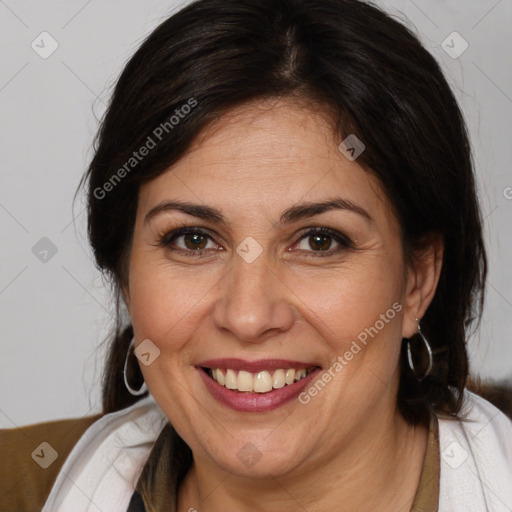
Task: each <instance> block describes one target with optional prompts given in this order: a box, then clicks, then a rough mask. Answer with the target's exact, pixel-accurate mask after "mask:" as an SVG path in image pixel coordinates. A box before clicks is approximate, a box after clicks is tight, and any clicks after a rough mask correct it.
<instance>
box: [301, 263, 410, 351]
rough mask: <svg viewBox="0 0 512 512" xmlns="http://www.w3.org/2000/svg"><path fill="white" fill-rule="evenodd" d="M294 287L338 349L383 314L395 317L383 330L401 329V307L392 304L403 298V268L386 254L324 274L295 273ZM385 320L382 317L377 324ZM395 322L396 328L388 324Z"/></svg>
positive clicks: (313, 319) (308, 312)
mask: <svg viewBox="0 0 512 512" xmlns="http://www.w3.org/2000/svg"><path fill="white" fill-rule="evenodd" d="M293 289H294V291H295V292H296V294H297V296H298V297H300V298H302V299H303V302H304V304H305V305H306V306H307V307H303V308H302V310H303V315H304V316H306V317H307V318H308V321H309V322H310V323H312V324H313V325H315V326H316V328H317V329H318V330H319V331H320V332H322V334H323V335H324V338H325V339H326V340H329V344H330V345H331V346H332V348H335V349H336V350H337V351H339V350H343V349H344V348H345V347H346V346H347V344H348V345H350V343H351V342H352V340H355V339H357V337H358V336H359V334H360V333H364V332H366V331H365V330H366V329H368V328H370V327H372V326H374V325H375V323H376V322H377V321H379V320H380V319H381V315H385V316H386V320H389V319H390V320H392V321H389V322H386V329H382V330H383V331H384V330H386V331H387V333H389V335H392V336H394V337H396V333H398V332H399V324H400V322H399V321H397V320H399V318H398V317H399V315H398V313H399V311H397V309H401V307H398V306H395V308H394V309H393V307H392V306H393V304H395V303H398V304H401V301H402V293H401V290H402V269H401V267H400V266H399V265H397V264H396V260H395V261H394V263H393V264H391V262H390V261H386V260H385V259H382V258H370V259H367V260H365V261H362V260H361V261H360V262H358V263H357V264H354V265H351V266H347V267H346V268H343V267H340V268H337V269H335V270H333V271H329V272H324V273H323V275H322V273H319V272H317V273H316V275H315V277H314V278H313V276H312V275H310V276H303V277H299V276H295V278H294V280H293ZM390 309H391V311H390V312H389V313H388V314H387V315H386V313H387V312H388V310H390ZM390 317H391V318H390ZM381 324H382V320H380V321H379V322H378V326H377V327H382V325H381ZM391 324H394V325H393V327H394V329H388V328H387V327H388V326H390V325H391ZM379 330H380V329H379ZM390 331H393V333H391V332H390ZM395 331H396V333H395ZM362 337H363V338H364V335H363V336H362Z"/></svg>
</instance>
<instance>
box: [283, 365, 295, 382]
mask: <svg viewBox="0 0 512 512" xmlns="http://www.w3.org/2000/svg"><path fill="white" fill-rule="evenodd" d="M284 380H285V382H286V384H288V385H290V384H293V383H294V381H295V370H294V369H293V368H290V369H289V370H286V376H285V378H284Z"/></svg>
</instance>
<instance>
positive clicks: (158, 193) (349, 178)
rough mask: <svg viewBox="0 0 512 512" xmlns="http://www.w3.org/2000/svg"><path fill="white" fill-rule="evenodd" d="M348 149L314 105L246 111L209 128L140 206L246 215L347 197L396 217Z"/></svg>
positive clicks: (264, 104)
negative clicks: (173, 204) (186, 205)
mask: <svg viewBox="0 0 512 512" xmlns="http://www.w3.org/2000/svg"><path fill="white" fill-rule="evenodd" d="M340 142H341V136H340V135H338V134H336V133H334V131H333V129H332V123H331V122H330V120H329V118H328V116H327V115H326V113H325V111H323V110H321V109H320V108H319V107H318V106H313V104H310V105H304V104H303V103H302V102H301V103H297V102H294V101H292V100H289V99H273V100H265V101H258V102H253V103H251V104H248V105H242V106H240V107H237V108H235V109H232V110H230V111H229V112H227V113H226V114H224V115H222V116H221V117H219V118H218V119H217V120H215V121H214V122H212V123H211V124H210V125H208V126H207V128H206V129H204V130H203V131H202V132H201V133H200V134H199V135H198V136H197V137H196V139H195V141H194V142H193V143H192V145H191V147H190V148H189V149H188V151H187V152H186V153H185V154H184V155H183V156H182V158H181V159H180V160H179V161H178V162H176V163H175V164H174V165H173V166H172V167H170V169H169V170H168V171H167V172H165V173H163V174H162V175H160V176H158V177H157V178H155V179H154V180H152V181H151V182H149V183H146V184H145V185H143V187H142V188H141V197H140V204H141V206H142V207H146V208H149V207H151V206H154V205H155V204H157V203H158V202H160V201H165V200H169V199H181V200H190V201H195V202H202V203H206V204H208V205H212V206H215V207H217V208H219V209H223V210H224V209H229V208H232V209H233V210H236V209H238V212H239V213H240V212H242V211H245V210H247V209H253V210H254V211H257V210H258V209H262V208H264V207H265V206H266V207H272V206H275V208H278V209H281V207H283V208H284V207H286V206H290V204H292V203H293V202H298V201H305V200H306V201H315V200H324V199H325V198H326V197H332V196H333V195H343V197H345V198H346V199H347V200H350V201H353V202H357V203H358V204H360V205H361V206H362V207H363V208H365V209H369V210H372V209H373V210H375V209H379V208H380V209H381V210H382V209H384V210H388V209H389V205H387V204H386V200H385V197H384V194H383V193H382V190H381V188H380V186H379V183H378V181H377V179H376V178H374V177H373V175H372V174H371V173H369V172H367V171H366V170H364V169H363V168H362V167H361V166H359V165H358V163H357V160H355V161H350V160H348V159H347V158H346V157H345V156H344V155H343V154H342V153H341V152H340V150H339V149H338V145H339V143H340ZM228 213H230V212H228ZM272 216H274V215H272Z"/></svg>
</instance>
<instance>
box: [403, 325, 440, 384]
mask: <svg viewBox="0 0 512 512" xmlns="http://www.w3.org/2000/svg"><path fill="white" fill-rule="evenodd" d="M416 320H417V319H416ZM418 335H419V337H420V338H421V340H422V341H423V344H424V345H425V348H426V349H427V354H428V365H427V369H426V370H425V371H424V372H423V375H421V376H419V375H418V372H417V371H416V368H415V367H414V361H413V359H412V352H411V340H407V360H408V361H409V367H410V368H411V370H412V371H413V373H414V375H416V378H417V379H418V381H419V382H421V381H422V380H423V379H425V378H426V377H428V376H429V375H430V372H431V371H432V368H433V366H434V356H433V354H432V347H431V346H430V343H429V342H428V340H427V338H425V335H424V334H423V333H422V332H421V327H420V324H419V323H418Z"/></svg>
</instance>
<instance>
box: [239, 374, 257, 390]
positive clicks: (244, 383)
mask: <svg viewBox="0 0 512 512" xmlns="http://www.w3.org/2000/svg"><path fill="white" fill-rule="evenodd" d="M237 388H238V391H253V390H254V387H253V378H252V375H251V374H250V373H249V372H244V371H243V370H242V371H239V372H238V385H237Z"/></svg>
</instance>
